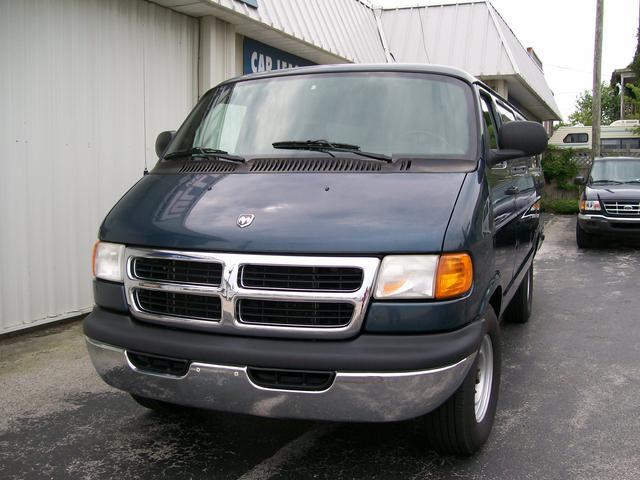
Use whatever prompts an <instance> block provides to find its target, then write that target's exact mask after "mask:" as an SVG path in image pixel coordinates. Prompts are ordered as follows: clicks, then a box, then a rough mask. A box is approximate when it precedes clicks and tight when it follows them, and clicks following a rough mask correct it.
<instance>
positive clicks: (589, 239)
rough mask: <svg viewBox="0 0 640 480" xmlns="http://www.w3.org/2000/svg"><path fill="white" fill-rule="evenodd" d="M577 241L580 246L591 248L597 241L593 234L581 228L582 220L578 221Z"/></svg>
mask: <svg viewBox="0 0 640 480" xmlns="http://www.w3.org/2000/svg"><path fill="white" fill-rule="evenodd" d="M576 243H577V244H578V248H591V247H593V244H594V243H595V240H594V237H593V235H591V234H590V233H587V232H585V231H584V230H583V229H582V228H580V222H578V221H576Z"/></svg>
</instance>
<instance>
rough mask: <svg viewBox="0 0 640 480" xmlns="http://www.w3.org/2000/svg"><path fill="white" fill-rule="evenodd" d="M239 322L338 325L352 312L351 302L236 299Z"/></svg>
mask: <svg viewBox="0 0 640 480" xmlns="http://www.w3.org/2000/svg"><path fill="white" fill-rule="evenodd" d="M237 308H238V315H237V316H238V318H239V319H240V321H241V322H243V323H252V324H259V325H286V326H291V327H341V326H345V325H347V324H348V323H349V322H350V321H351V317H352V316H353V305H352V304H351V303H345V302H290V301H275V300H253V299H247V298H243V299H241V300H239V301H238V307H237Z"/></svg>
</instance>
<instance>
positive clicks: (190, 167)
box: [178, 160, 237, 173]
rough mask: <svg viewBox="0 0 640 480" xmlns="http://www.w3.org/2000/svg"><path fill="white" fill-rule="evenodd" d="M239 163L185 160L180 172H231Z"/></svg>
mask: <svg viewBox="0 0 640 480" xmlns="http://www.w3.org/2000/svg"><path fill="white" fill-rule="evenodd" d="M236 168H237V165H235V164H233V163H231V162H223V161H219V160H218V161H213V162H211V161H206V162H205V161H200V162H197V161H190V162H185V163H184V164H183V165H182V167H181V168H180V170H179V171H178V173H230V172H235V170H236Z"/></svg>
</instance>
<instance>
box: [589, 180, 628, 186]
mask: <svg viewBox="0 0 640 480" xmlns="http://www.w3.org/2000/svg"><path fill="white" fill-rule="evenodd" d="M595 183H616V184H618V185H620V184H622V182H619V181H617V180H593V181H592V182H591V184H592V185H593V184H595Z"/></svg>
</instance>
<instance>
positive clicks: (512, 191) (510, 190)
mask: <svg viewBox="0 0 640 480" xmlns="http://www.w3.org/2000/svg"><path fill="white" fill-rule="evenodd" d="M504 193H505V195H517V194H518V193H520V189H519V188H518V187H516V186H513V187H509V188H507V189H506V190H505V191H504Z"/></svg>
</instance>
